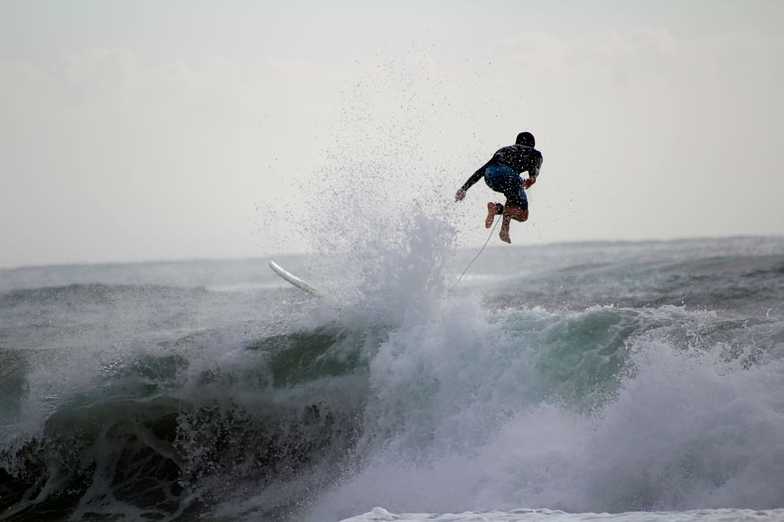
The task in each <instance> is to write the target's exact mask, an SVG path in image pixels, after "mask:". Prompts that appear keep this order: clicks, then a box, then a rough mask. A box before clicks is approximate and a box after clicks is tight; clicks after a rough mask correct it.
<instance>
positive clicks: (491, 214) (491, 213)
mask: <svg viewBox="0 0 784 522" xmlns="http://www.w3.org/2000/svg"><path fill="white" fill-rule="evenodd" d="M495 211H496V207H495V203H493V202H492V201H491V202H490V203H488V204H487V217H486V218H485V228H490V227H492V226H493V221H495V214H496V212H495Z"/></svg>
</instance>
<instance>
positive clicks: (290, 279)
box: [268, 259, 321, 297]
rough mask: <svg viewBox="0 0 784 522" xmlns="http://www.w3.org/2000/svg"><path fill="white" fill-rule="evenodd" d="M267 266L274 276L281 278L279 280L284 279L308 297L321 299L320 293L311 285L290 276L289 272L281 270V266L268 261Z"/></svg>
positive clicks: (292, 275)
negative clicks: (308, 295)
mask: <svg viewBox="0 0 784 522" xmlns="http://www.w3.org/2000/svg"><path fill="white" fill-rule="evenodd" d="M268 265H269V267H270V268H271V269H272V271H273V272H275V273H276V274H278V275H279V276H280V277H281V279H284V280H286V281H288V282H289V283H291V284H292V285H293V286H296V287H297V288H299V289H300V290H302V291H303V292H307V293H309V294H310V295H315V296H317V297H321V293H320V292H319V291H318V290H316V288H315V287H313V285H311V284H310V283H308V282H307V281H305V280H304V279H302V278H300V277H297V276H295V275H294V274H292V273H291V272H289V271H288V270H286V269H285V268H283V267H282V266H280V265H279V264H277V263H276V262H275V261H273V260H271V259H270V261H269V263H268Z"/></svg>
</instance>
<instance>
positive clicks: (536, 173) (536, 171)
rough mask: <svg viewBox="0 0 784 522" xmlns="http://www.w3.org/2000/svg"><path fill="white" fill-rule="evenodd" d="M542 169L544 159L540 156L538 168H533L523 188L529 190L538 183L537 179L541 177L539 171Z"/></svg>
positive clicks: (537, 163)
mask: <svg viewBox="0 0 784 522" xmlns="http://www.w3.org/2000/svg"><path fill="white" fill-rule="evenodd" d="M540 168H542V157H541V156H539V161H537V162H536V166H535V167H532V168H531V169H530V170H529V171H528V179H526V180H525V181H523V186H524V187H525V188H529V187H530V186H531V185H533V184H534V183H536V178H537V177H539V169H540Z"/></svg>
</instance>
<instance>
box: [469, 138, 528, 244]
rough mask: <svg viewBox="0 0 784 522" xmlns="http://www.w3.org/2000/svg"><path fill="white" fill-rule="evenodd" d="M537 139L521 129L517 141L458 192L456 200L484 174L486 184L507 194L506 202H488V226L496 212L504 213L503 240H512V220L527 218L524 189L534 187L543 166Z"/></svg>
mask: <svg viewBox="0 0 784 522" xmlns="http://www.w3.org/2000/svg"><path fill="white" fill-rule="evenodd" d="M535 145H536V141H535V140H534V135H533V134H531V133H530V132H521V133H520V134H518V135H517V140H515V144H514V145H509V146H508V147H503V148H501V149H499V150H498V151H497V152H496V153H495V154H493V157H492V158H490V161H488V162H487V163H485V164H484V165H482V167H481V168H480V169H479V170H477V171H476V172H474V174H473V175H472V176H471V177H470V178H468V181H466V182H465V183H464V184H463V186H462V187H460V190H458V191H457V194H455V201H462V200H463V198H464V197H465V195H466V191H468V189H469V188H471V186H472V185H473V184H474V183H476V182H477V181H479V179H480V178H482V177H484V178H485V183H487V186H488V187H490V188H491V189H493V190H494V191H496V192H500V193H502V194H503V195H504V196H506V204H504V205H502V204H501V203H494V202H492V201H491V202H488V203H487V217H486V218H485V228H490V227H491V226H493V221H494V220H495V216H497V215H501V216H503V217H502V221H501V233H500V234H499V237H500V238H501V241H505V242H506V243H511V242H512V240H511V239H510V237H509V223H510V222H511V220H512V219H514V220H515V221H520V222H522V221H526V220H527V219H528V198H527V197H526V195H525V189H528V188H531V185H533V184H534V183H536V178H537V176H539V169H540V168H541V167H542V153H541V152H539V151H538V150H536V149H535V148H534V146H535ZM523 172H528V178H527V179H525V181H524V180H523V179H522V178H521V177H520V174H521V173H523Z"/></svg>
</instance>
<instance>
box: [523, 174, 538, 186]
mask: <svg viewBox="0 0 784 522" xmlns="http://www.w3.org/2000/svg"><path fill="white" fill-rule="evenodd" d="M534 183H536V178H535V177H534V176H531V177H530V178H527V179H526V180H525V181H523V186H524V187H525V188H531V185H533V184H534Z"/></svg>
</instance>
